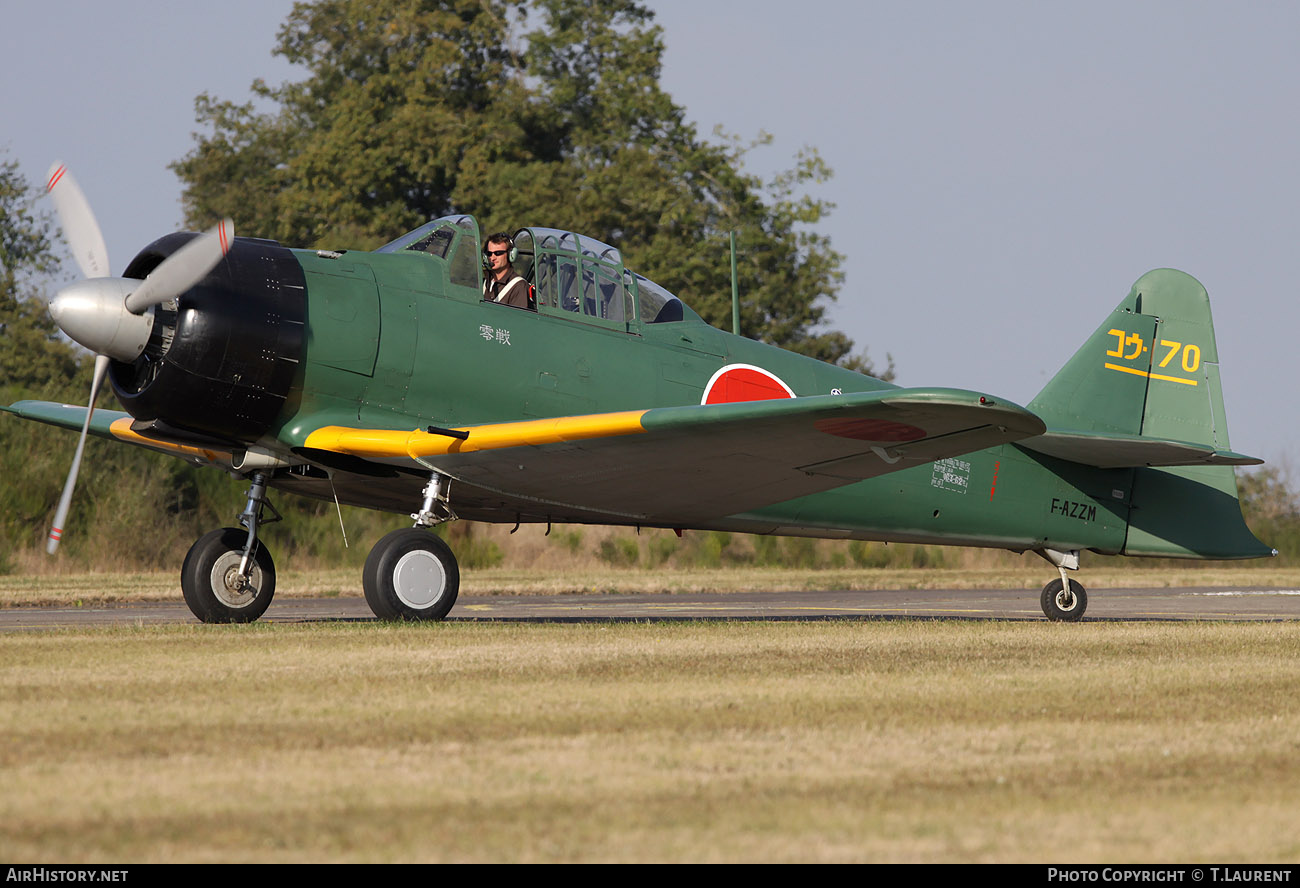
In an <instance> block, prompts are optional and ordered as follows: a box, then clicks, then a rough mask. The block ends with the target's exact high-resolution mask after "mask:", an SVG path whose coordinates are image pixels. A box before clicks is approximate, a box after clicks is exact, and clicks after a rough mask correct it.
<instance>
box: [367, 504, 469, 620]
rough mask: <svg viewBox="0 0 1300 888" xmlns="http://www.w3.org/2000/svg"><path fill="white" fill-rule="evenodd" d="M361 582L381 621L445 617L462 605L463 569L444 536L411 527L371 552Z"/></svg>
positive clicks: (383, 541)
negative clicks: (458, 599)
mask: <svg viewBox="0 0 1300 888" xmlns="http://www.w3.org/2000/svg"><path fill="white" fill-rule="evenodd" d="M361 584H362V587H363V588H364V589H365V593H366V603H367V604H369V605H370V609H371V610H372V611H374V614H375V616H377V617H379V618H380V619H381V620H441V619H442V618H443V617H445V616H447V612H448V611H450V610H451V608H452V605H454V604H455V603H456V594H457V593H458V592H459V591H460V568H459V567H457V565H456V556H455V555H453V554H452V552H451V549H450V548H449V547H448V546H447V544H446V543H444V542H443V541H442V540H441V539H439V538H438V537H436V536H434V535H433V534H431V533H429V532H428V531H427V530H424V529H423V528H419V527H408V528H405V529H403V530H395V531H393V532H392V533H390V534H388V535H387V536H385V537H384V538H383V539H381V540H380V541H379V542H378V543H376V544H375V547H374V548H373V549H371V550H370V556H369V557H368V558H366V567H365V570H364V571H363V573H362V575H361Z"/></svg>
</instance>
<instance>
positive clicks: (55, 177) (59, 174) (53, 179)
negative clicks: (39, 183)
mask: <svg viewBox="0 0 1300 888" xmlns="http://www.w3.org/2000/svg"><path fill="white" fill-rule="evenodd" d="M67 171H68V168H67V167H65V166H61V167H59V168H58V169H57V170H55V171H54V172H53V173H52V174H51V175H50V183H49V184H48V185H46V186H45V190H46V191H53V190H54V186H55V185H58V184H59V180H60V179H62V178H63V174H64V173H66V172H67Z"/></svg>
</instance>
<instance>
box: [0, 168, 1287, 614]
mask: <svg viewBox="0 0 1300 888" xmlns="http://www.w3.org/2000/svg"><path fill="white" fill-rule="evenodd" d="M49 190H50V192H51V194H52V195H53V197H54V199H55V203H56V208H57V209H58V211H59V214H60V217H61V219H62V222H63V227H64V231H65V234H66V236H67V237H68V240H69V243H70V244H71V246H72V248H73V254H74V257H76V259H77V261H78V263H79V264H80V266H81V268H82V271H83V273H84V274H85V276H86V280H82V281H80V282H78V283H75V284H73V285H71V286H69V287H67V288H65V289H63V290H62V291H60V292H59V294H58V295H56V296H55V297H54V299H53V300H52V301H51V313H52V315H53V316H54V317H55V319H56V321H57V322H58V323H59V325H60V327H61V328H62V329H63V330H64V331H65V332H66V333H67V334H68V335H69V336H70V337H71V338H72V339H74V340H76V341H77V342H79V343H81V344H82V345H84V346H86V347H87V348H89V349H90V350H91V351H93V352H95V353H96V356H97V357H96V361H95V365H96V373H95V381H94V383H93V384H92V389H91V398H90V404H91V405H93V403H94V399H95V395H96V393H97V391H98V389H99V387H100V385H101V381H102V379H103V378H104V377H105V376H107V377H108V379H109V380H110V383H111V385H112V387H113V392H114V394H115V395H116V396H117V399H118V401H119V402H120V403H121V404H122V406H124V407H125V408H126V410H125V412H116V411H108V410H92V409H90V408H89V407H87V408H81V407H74V406H69V405H62V404H54V403H50V402H41V401H20V402H17V403H15V404H13V405H11V406H9V407H7V408H0V409H2V410H6V411H8V412H10V413H13V414H16V415H18V416H20V417H23V418H25V419H31V420H36V421H39V422H45V423H49V424H52V425H56V426H62V427H64V428H68V429H79V430H80V431H81V434H82V437H81V440H80V442H79V443H78V446H77V452H76V456H75V457H74V460H73V466H72V470H71V471H70V472H69V476H68V481H67V484H66V486H65V489H64V495H63V498H62V501H61V503H60V506H59V508H58V510H57V511H56V516H55V522H54V529H53V530H52V531H51V535H50V545H49V548H50V551H51V552H53V551H54V549H55V547H56V546H57V544H58V540H59V538H60V536H61V534H62V528H63V523H64V521H65V520H66V516H67V508H68V503H69V502H70V500H71V495H72V490H73V488H74V486H75V483H76V475H77V472H78V470H79V466H80V461H81V448H82V445H84V442H85V437H86V435H87V434H92V435H96V436H98V437H101V438H109V439H115V440H118V441H124V442H127V443H129V444H134V445H137V446H141V447H147V448H151V449H153V450H158V451H162V452H165V453H170V454H174V455H176V456H179V457H181V458H183V459H187V460H189V461H191V462H193V463H195V464H198V465H208V466H215V467H218V468H220V469H223V470H225V471H228V472H230V473H232V474H234V475H237V476H240V477H243V478H246V479H248V481H249V482H250V484H249V489H248V493H247V505H246V507H245V508H244V511H243V513H242V514H241V515H240V516H239V518H238V523H239V525H240V526H238V527H227V528H221V529H216V530H213V531H211V532H210V533H208V534H206V535H204V536H202V537H201V538H200V539H199V540H198V541H197V542H196V543H195V544H194V546H193V547H192V548H191V549H190V551H189V554H188V555H187V556H186V558H185V562H184V565H183V566H182V569H181V589H182V592H183V594H184V597H185V601H186V602H187V604H188V605H189V607H190V609H191V610H192V611H193V612H194V614H195V615H196V616H197V617H198V618H199V619H200V620H202V621H205V622H243V621H251V620H255V619H257V618H258V617H259V616H261V614H262V613H263V612H264V611H265V610H266V608H267V606H268V604H269V603H270V601H271V597H272V595H273V594H274V591H275V567H274V563H273V561H272V559H271V555H270V554H269V552H268V551H267V549H266V547H265V546H264V545H263V544H262V543H261V541H260V540H259V539H258V531H259V528H260V527H261V526H262V524H264V523H265V522H266V521H267V520H271V519H273V518H274V517H275V510H274V507H273V506H271V504H270V503H269V501H268V499H267V491H268V490H269V489H272V488H274V489H276V490H283V491H288V492H290V493H296V494H301V495H303V496H309V497H315V498H318V499H323V500H336V501H337V502H339V503H346V504H350V505H356V506H363V507H366V508H372V509H382V510H386V511H392V512H398V513H409V514H410V515H411V518H412V519H413V525H414V526H413V527H411V528H408V529H403V530H398V531H394V532H393V533H391V534H389V535H387V536H385V537H384V538H383V539H381V540H380V541H379V542H378V543H377V544H376V545H375V547H374V549H373V550H372V551H371V553H370V555H369V557H368V559H367V561H366V564H365V568H364V572H363V587H364V590H365V595H366V600H367V602H368V603H369V605H370V607H371V609H372V610H373V611H374V612H375V614H376V615H377V616H379V617H380V618H384V619H411V620H422V619H434V620H436V619H441V618H442V617H444V616H445V615H446V614H447V612H448V611H449V610H450V609H451V607H452V605H453V604H454V603H455V600H456V595H457V591H458V588H459V582H460V575H459V569H458V567H457V564H456V559H455V557H454V555H453V554H452V552H451V551H450V549H449V548H448V547H447V545H446V544H445V543H444V542H443V541H442V540H441V539H440V538H439V537H437V536H435V535H434V534H432V533H430V532H429V528H430V527H432V526H434V525H437V524H440V523H442V522H445V521H449V520H452V519H455V518H464V519H469V520H474V521H491V522H508V523H510V524H513V525H518V524H521V523H525V522H547V523H550V522H560V523H586V524H607V525H626V526H636V527H663V528H674V529H677V530H679V531H680V530H683V529H706V530H724V531H737V532H742V533H754V534H779V535H792V536H810V537H823V538H834V539H857V540H884V541H890V542H909V543H929V544H939V545H947V546H983V547H993V548H1001V549H1009V550H1012V551H1016V552H1025V551H1033V552H1036V553H1037V554H1039V555H1041V556H1042V557H1043V558H1044V559H1046V560H1047V561H1048V562H1050V563H1051V564H1052V565H1053V566H1054V567H1055V568H1056V569H1057V571H1058V572H1059V578H1057V579H1053V580H1052V581H1051V582H1049V583H1048V584H1047V585H1046V586H1045V587H1044V589H1043V592H1042V596H1041V603H1042V608H1043V612H1044V613H1045V614H1046V616H1047V617H1048V618H1049V619H1052V620H1069V621H1073V620H1078V619H1080V618H1081V617H1082V616H1083V614H1084V610H1085V608H1086V607H1087V593H1086V591H1085V590H1084V588H1083V586H1082V585H1081V584H1079V582H1078V581H1077V580H1075V579H1072V578H1071V577H1070V575H1069V573H1068V572H1069V571H1072V570H1077V569H1078V566H1079V553H1080V552H1081V551H1083V550H1085V549H1087V550H1091V551H1094V552H1100V553H1106V554H1122V555H1133V556H1153V557H1175V558H1201V559H1236V558H1255V557H1260V556H1264V555H1269V554H1276V553H1275V551H1274V550H1272V549H1270V548H1269V547H1267V546H1265V545H1264V544H1263V543H1261V542H1260V541H1259V540H1257V539H1256V538H1255V537H1254V535H1253V534H1252V533H1251V532H1250V531H1249V529H1247V527H1246V525H1245V523H1244V521H1243V520H1242V516H1241V510H1240V506H1239V503H1238V500H1237V488H1236V480H1235V477H1234V474H1233V468H1232V467H1233V466H1240V465H1256V464H1259V463H1260V462H1261V460H1258V459H1255V458H1253V457H1249V456H1244V455H1242V454H1240V453H1236V452H1234V451H1233V450H1232V449H1231V447H1230V445H1229V443H1228V431H1227V423H1226V420H1225V416H1224V407H1223V397H1222V389H1221V386H1220V382H1219V356H1218V351H1217V349H1216V346H1215V340H1214V329H1213V325H1212V322H1211V318H1210V305H1209V299H1208V296H1207V295H1206V292H1205V289H1204V288H1203V287H1202V286H1201V285H1200V284H1199V283H1198V282H1197V281H1196V280H1194V279H1193V278H1191V277H1189V276H1188V275H1186V274H1184V273H1182V272H1179V271H1173V270H1170V269H1160V270H1156V271H1152V272H1149V273H1148V274H1146V275H1144V276H1142V277H1141V278H1140V279H1139V280H1138V281H1137V283H1135V284H1134V285H1133V288H1132V290H1131V291H1130V292H1129V294H1128V295H1127V296H1126V297H1125V298H1124V299H1123V300H1122V301H1121V302H1120V304H1119V305H1118V306H1117V307H1116V308H1115V310H1114V311H1113V312H1111V313H1110V314H1109V315H1107V316H1106V317H1105V319H1104V320H1103V321H1102V322H1101V324H1100V326H1098V328H1097V330H1096V332H1095V333H1093V335H1092V336H1091V337H1090V338H1089V339H1088V340H1087V341H1086V342H1085V343H1084V344H1083V347H1082V348H1080V349H1079V350H1078V351H1077V352H1076V353H1075V354H1074V356H1073V357H1072V358H1071V359H1070V360H1069V361H1068V362H1067V363H1066V365H1065V367H1064V368H1063V369H1062V370H1061V371H1060V372H1059V373H1058V374H1057V375H1056V376H1055V377H1054V378H1053V379H1052V380H1051V381H1050V382H1049V383H1048V384H1047V387H1046V388H1044V389H1043V391H1042V393H1040V394H1039V395H1038V397H1036V398H1035V399H1034V400H1033V401H1031V402H1030V403H1029V405H1028V407H1022V406H1019V405H1017V404H1013V403H1011V402H1009V401H1007V400H1005V399H1003V398H998V397H994V396H991V395H988V394H984V393H980V392H973V391H966V390H963V389H956V388H900V387H898V386H895V385H891V384H890V383H887V382H884V381H882V380H879V379H873V378H871V377H868V376H864V375H862V374H859V373H856V372H853V371H850V370H846V369H844V368H841V367H835V366H832V365H829V364H825V363H822V362H819V361H816V360H813V359H810V358H806V357H802V356H800V355H796V354H792V353H789V352H786V351H783V350H781V349H778V348H775V347H772V346H769V345H764V344H763V343H760V342H755V341H753V340H750V339H746V338H744V337H742V336H738V335H732V334H728V333H724V332H722V331H720V330H717V329H715V328H713V327H711V326H709V325H708V324H707V323H705V322H704V321H703V320H702V319H701V318H700V317H699V315H697V314H696V313H695V312H693V311H692V310H691V309H690V308H689V307H688V306H687V305H686V304H685V303H684V302H683V301H682V300H681V299H679V298H678V297H677V296H675V295H673V294H672V293H670V292H669V291H668V290H666V289H665V288H663V287H661V286H659V285H658V284H656V283H654V282H653V281H650V280H648V279H646V278H644V277H642V276H640V275H638V274H636V273H635V272H633V271H632V270H631V269H629V268H627V267H626V266H625V265H624V263H623V259H622V256H621V254H620V252H619V250H618V248H617V247H615V246H611V245H609V244H605V243H601V242H600V241H598V240H595V239H593V238H589V237H586V236H584V235H581V234H577V233H574V232H570V231H562V230H557V229H551V228H523V229H520V230H519V231H518V232H516V233H515V234H514V235H513V237H512V238H510V240H509V241H508V242H507V243H505V244H496V245H495V247H494V249H492V250H491V251H489V252H492V253H495V254H496V256H487V255H485V244H484V242H483V241H484V239H483V236H482V234H481V232H480V231H479V228H478V225H477V223H476V222H475V220H474V219H473V218H472V217H471V216H465V215H460V216H449V217H446V218H440V219H435V220H433V221H431V222H429V223H428V224H426V225H424V226H422V227H420V228H418V229H416V230H415V231H412V232H410V233H408V234H406V235H403V236H402V237H400V238H398V239H397V240H395V241H393V242H392V243H389V244H387V245H386V246H384V247H381V248H379V249H378V250H375V251H374V252H354V251H325V250H293V249H288V248H285V247H283V246H281V245H280V244H278V243H276V242H274V241H269V240H262V239H258V238H246V237H239V238H236V237H234V231H233V225H232V224H231V223H230V221H229V220H226V221H224V222H222V223H221V224H220V225H218V226H217V227H216V228H214V229H212V230H211V231H209V232H207V233H206V234H203V235H195V234H192V233H177V234H170V235H167V236H165V237H163V238H160V239H159V240H157V241H155V242H154V243H152V244H150V245H149V246H148V247H146V248H145V249H144V250H143V251H141V252H140V253H139V255H137V256H136V257H135V258H134V259H133V260H132V261H131V263H130V265H129V266H128V267H127V268H126V270H125V271H124V272H123V274H122V276H121V277H112V276H109V271H108V259H107V255H106V250H105V249H104V246H103V238H102V236H101V235H100V232H99V228H98V225H97V223H96V222H95V221H94V217H93V215H92V214H91V212H90V209H89V206H88V205H87V204H86V202H85V198H84V196H83V195H82V193H81V191H80V189H79V188H78V187H77V186H76V183H75V182H74V181H73V180H72V178H71V176H70V175H68V174H67V172H66V170H65V169H64V168H63V167H62V166H59V165H57V164H56V165H55V167H53V168H52V169H51V173H50V185H49ZM502 250H505V253H504V254H503V253H502ZM500 256H504V262H505V263H508V264H509V266H510V268H511V269H512V270H513V271H514V272H516V273H517V274H518V275H519V276H521V277H522V278H523V279H524V282H525V284H526V285H527V293H528V299H527V300H526V301H524V300H518V301H520V302H523V303H524V304H522V305H513V304H505V303H503V302H496V301H491V300H485V298H484V292H485V291H484V286H483V284H484V274H485V260H487V261H488V262H493V261H495V262H496V263H497V265H496V267H493V269H492V272H493V274H494V275H495V274H496V272H497V271H498V270H499V268H500V266H501V265H502V263H503V260H502V259H501V258H498V257H500Z"/></svg>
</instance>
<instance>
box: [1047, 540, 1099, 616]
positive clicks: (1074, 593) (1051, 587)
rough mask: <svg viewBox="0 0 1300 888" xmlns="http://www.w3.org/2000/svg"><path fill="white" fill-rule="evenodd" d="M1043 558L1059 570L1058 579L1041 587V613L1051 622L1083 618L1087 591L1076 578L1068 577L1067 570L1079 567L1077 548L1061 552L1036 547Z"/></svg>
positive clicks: (1086, 606) (1086, 607)
mask: <svg viewBox="0 0 1300 888" xmlns="http://www.w3.org/2000/svg"><path fill="white" fill-rule="evenodd" d="M1035 551H1036V552H1037V553H1038V554H1039V555H1041V556H1042V557H1043V558H1045V559H1047V560H1048V561H1050V562H1051V563H1052V564H1053V565H1055V566H1056V569H1057V570H1058V571H1059V572H1060V574H1061V578H1060V579H1059V580H1052V581H1051V582H1050V583H1048V584H1047V585H1046V586H1044V587H1043V594H1042V595H1041V596H1040V597H1039V604H1040V605H1042V608H1043V613H1044V614H1045V615H1046V616H1047V619H1049V620H1052V621H1053V622H1067V623H1077V622H1078V621H1079V620H1082V619H1083V612H1084V611H1085V610H1087V609H1088V592H1087V590H1086V589H1084V588H1083V584H1082V583H1080V582H1079V581H1078V580H1072V579H1070V577H1069V575H1068V574H1067V573H1066V571H1067V570H1078V569H1079V553H1078V551H1077V550H1074V551H1070V552H1061V551H1058V550H1056V549H1036V550H1035Z"/></svg>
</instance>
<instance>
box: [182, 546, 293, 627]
mask: <svg viewBox="0 0 1300 888" xmlns="http://www.w3.org/2000/svg"><path fill="white" fill-rule="evenodd" d="M246 542H248V531H246V530H243V529H241V528H238V527H223V528H222V529H221V530H214V531H212V532H211V533H205V534H204V535H203V536H201V537H199V539H198V542H196V543H195V544H194V545H193V546H191V547H190V551H189V552H188V553H187V554H186V555H185V563H184V564H183V565H182V566H181V592H182V593H183V594H184V595H185V603H186V604H187V605H189V608H190V611H191V612H192V613H193V614H194V616H196V617H198V618H199V619H200V620H202V621H203V622H204V623H251V622H253V621H254V620H256V619H257V618H258V617H260V616H262V614H264V613H266V609H267V608H268V607H270V605H271V598H272V597H273V596H274V595H275V563H274V562H273V561H272V560H271V553H270V552H267V551H266V546H263V545H262V544H261V542H260V541H259V542H258V543H257V547H256V549H255V551H254V552H253V570H252V574H251V575H250V576H249V587H248V588H247V589H244V590H240V589H237V588H235V587H234V586H233V585H232V584H231V580H232V578H234V577H235V576H236V575H238V573H239V561H240V559H241V558H242V557H243V554H244V544H245V543H246Z"/></svg>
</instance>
